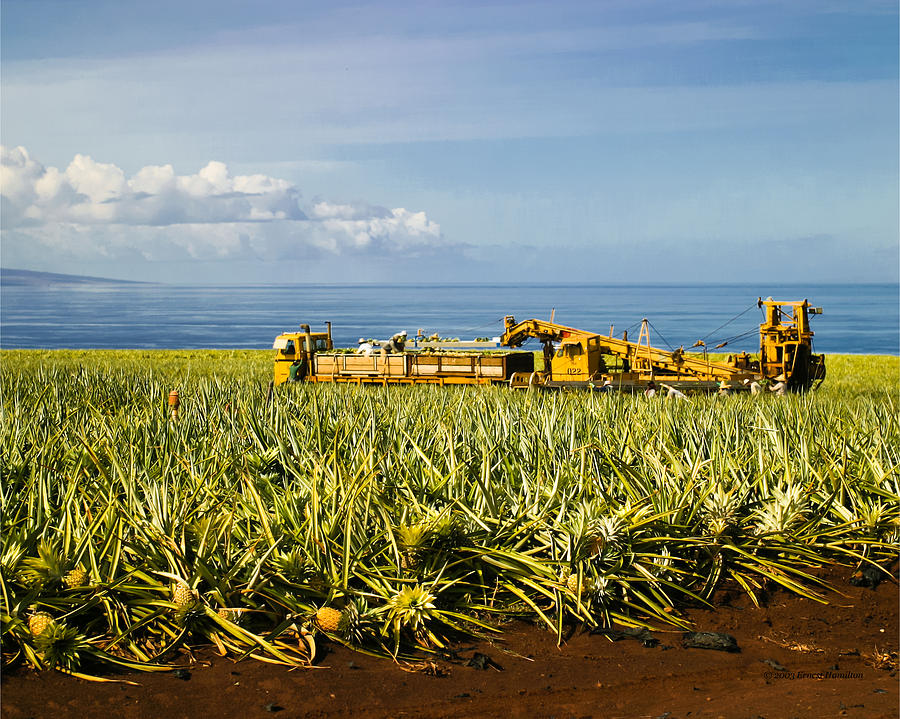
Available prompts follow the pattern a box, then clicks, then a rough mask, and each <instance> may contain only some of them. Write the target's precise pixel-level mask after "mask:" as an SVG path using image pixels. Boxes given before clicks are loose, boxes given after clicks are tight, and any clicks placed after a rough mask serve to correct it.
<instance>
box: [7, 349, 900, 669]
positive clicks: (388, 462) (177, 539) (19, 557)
mask: <svg viewBox="0 0 900 719" xmlns="http://www.w3.org/2000/svg"><path fill="white" fill-rule="evenodd" d="M0 359H2V372H0V375H2V376H0V389H2V411H3V421H2V428H0V473H2V474H0V480H2V483H0V520H2V526H3V532H2V547H0V561H2V575H0V582H2V600H3V606H2V616H3V621H2V640H3V652H4V662H5V663H6V662H10V661H16V660H17V659H23V658H24V659H25V660H26V661H28V662H30V663H32V664H34V665H35V666H39V667H46V666H57V667H60V668H62V669H65V670H67V671H74V670H76V669H77V668H78V667H80V666H84V665H86V664H90V663H97V662H101V663H106V664H116V665H122V666H127V667H130V668H141V669H153V668H165V667H166V664H165V662H166V660H167V658H168V657H170V656H171V652H172V651H173V650H175V649H176V648H178V647H179V646H181V645H183V644H185V643H188V644H192V643H197V642H214V643H216V644H217V645H218V646H219V647H220V648H221V649H222V650H223V651H226V652H228V653H231V654H232V655H234V656H244V655H246V654H251V655H253V656H257V657H259V658H264V659H266V660H268V661H276V662H282V663H288V664H293V663H304V662H306V661H309V659H310V650H309V648H308V644H307V642H305V641H298V640H299V633H300V632H301V631H302V630H304V631H305V630H310V631H312V630H313V625H312V624H311V622H310V618H311V617H312V616H313V615H314V614H315V611H316V608H317V607H321V606H326V605H327V606H335V607H338V608H343V610H342V611H343V615H342V616H343V619H342V626H341V629H340V632H339V636H340V637H342V638H343V640H345V641H347V642H348V644H350V645H352V646H359V647H361V648H364V649H365V650H367V651H380V652H385V653H388V652H389V653H392V654H396V653H397V652H400V651H404V652H410V651H430V650H434V649H436V648H438V647H440V646H441V645H442V644H443V643H444V642H445V641H446V637H447V636H448V635H449V634H450V633H452V632H454V631H459V630H461V631H469V632H486V631H491V630H492V628H493V627H495V626H498V625H499V623H500V622H501V621H502V620H503V618H504V617H506V616H510V615H515V616H527V617H531V618H533V619H535V620H537V621H541V622H545V623H546V624H547V625H549V626H550V627H552V628H553V629H554V630H555V631H557V632H558V633H559V635H560V636H561V635H562V632H563V625H564V624H565V623H567V622H573V621H574V622H583V623H585V624H587V625H588V626H594V625H598V624H607V623H609V622H611V621H618V622H624V623H627V624H632V625H640V624H644V623H647V622H667V623H675V624H679V623H680V622H681V620H680V619H679V615H678V611H677V607H678V604H679V602H680V601H682V600H684V599H692V600H696V599H697V598H701V599H702V598H708V597H710V596H711V595H712V592H713V591H714V590H715V589H716V587H718V586H720V585H721V584H722V583H723V582H734V583H736V584H737V585H739V586H741V587H743V588H744V589H745V590H746V591H747V592H748V593H750V595H751V596H755V595H757V594H758V593H759V591H760V590H762V589H764V588H766V587H767V586H770V585H772V584H777V585H781V586H783V587H786V588H789V589H791V590H794V591H797V592H801V593H804V594H806V595H808V596H813V597H819V596H820V590H821V587H819V586H818V585H817V583H816V582H815V580H814V579H813V578H812V576H811V573H810V571H809V570H810V569H811V568H813V567H815V566H817V565H820V564H822V563H826V562H845V563H846V562H852V563H858V562H870V561H871V562H877V561H880V560H881V559H884V558H886V557H890V556H894V555H896V553H897V551H898V548H900V547H898V539H900V524H898V521H900V510H898V497H900V470H898V467H900V428H898V413H897V389H896V388H897V386H898V382H897V379H898V370H900V360H898V358H895V357H887V358H882V357H844V356H838V357H831V356H830V357H829V358H828V367H829V376H828V379H827V380H826V381H825V383H824V384H823V385H822V386H821V388H820V389H819V390H818V391H816V392H814V393H810V394H807V395H796V396H786V397H775V396H769V395H764V396H759V397H751V396H749V395H733V396H729V397H716V396H695V397H692V398H691V400H690V401H688V402H683V401H679V402H667V401H666V400H665V399H663V398H654V399H653V400H647V399H645V398H644V397H642V396H635V397H632V396H621V395H599V394H591V393H581V392H571V393H561V392H560V393H550V392H513V391H510V390H508V389H505V388H476V387H460V388H435V387H416V386H412V387H394V388H376V387H351V386H338V385H306V384H294V385H287V386H282V387H279V388H277V389H276V391H275V392H274V394H273V396H272V399H271V401H267V390H268V381H269V378H270V375H271V353H270V352H254V351H238V352H214V351H197V352H186V351H180V352H143V351H128V352H121V351H115V352H112V351H110V352H105V351H96V352H75V351H59V352H37V351H35V352H26V351H7V352H3V353H2V354H0ZM172 389H177V390H178V391H179V394H180V398H181V410H180V415H179V417H178V419H177V420H173V419H172V418H171V415H170V412H169V408H168V406H167V396H168V393H169V391H170V390H172ZM73 572H74V574H73ZM76 575H77V577H76ZM67 578H68V579H67ZM76 578H77V581H76ZM177 586H184V591H187V592H190V593H191V597H192V598H191V601H190V602H189V606H188V605H187V604H184V605H179V604H177V603H176V602H175V601H174V596H173V587H177ZM182 593H184V592H182ZM673 609H674V610H673ZM37 612H48V613H49V614H50V615H52V616H53V617H56V618H58V620H59V621H58V623H57V624H56V625H54V630H53V633H52V634H50V635H48V636H47V637H43V638H35V637H33V636H32V635H31V633H30V632H29V631H28V629H27V625H26V623H27V620H28V617H29V616H32V615H33V614H35V613H37ZM42 636H43V635H42Z"/></svg>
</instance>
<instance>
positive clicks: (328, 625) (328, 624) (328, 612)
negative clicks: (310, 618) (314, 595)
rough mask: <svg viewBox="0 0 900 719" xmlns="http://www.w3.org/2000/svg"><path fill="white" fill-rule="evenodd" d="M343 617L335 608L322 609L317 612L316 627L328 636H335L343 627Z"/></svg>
mask: <svg viewBox="0 0 900 719" xmlns="http://www.w3.org/2000/svg"><path fill="white" fill-rule="evenodd" d="M341 616H342V614H341V612H339V611H338V610H337V609H334V608H333V607H322V608H321V609H319V610H318V611H317V612H316V625H317V626H318V627H319V629H321V630H322V631H323V632H325V633H326V634H334V633H335V632H337V630H338V627H340V625H341Z"/></svg>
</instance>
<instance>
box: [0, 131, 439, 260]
mask: <svg viewBox="0 0 900 719" xmlns="http://www.w3.org/2000/svg"><path fill="white" fill-rule="evenodd" d="M0 159H2V164H0V195H2V224H3V231H4V243H3V244H4V264H6V265H8V266H12V265H15V264H20V263H21V262H25V263H26V264H27V263H28V258H29V257H33V256H35V255H36V254H38V253H40V252H42V251H51V252H53V253H54V255H55V256H56V257H58V258H60V259H64V258H67V257H68V258H72V259H75V260H80V261H90V260H91V259H96V260H98V261H103V260H117V261H130V262H139V261H141V260H143V261H160V262H168V261H181V260H262V261H279V260H311V259H317V258H326V257H331V258H335V257H344V256H346V257H354V258H363V259H364V258H366V257H371V258H379V259H382V258H390V257H392V256H402V257H410V256H417V255H418V256H429V255H434V254H435V253H439V252H441V251H446V250H450V249H452V247H451V246H450V245H448V243H446V242H445V241H444V238H443V236H442V234H441V228H440V226H439V225H438V224H437V223H435V222H433V221H432V220H429V219H428V217H427V216H426V215H425V213H424V212H412V211H409V210H406V209H404V208H396V209H387V208H384V207H377V206H372V205H368V204H365V203H354V204H340V203H333V202H328V201H326V200H321V199H317V200H314V201H312V202H310V203H308V204H307V205H305V206H304V204H303V202H302V195H301V192H300V190H299V189H298V188H297V187H295V186H294V185H292V184H291V183H290V182H287V181H286V180H281V179H277V178H273V177H268V176H266V175H231V174H230V173H229V171H228V168H227V166H226V165H225V164H223V163H221V162H215V161H213V162H209V163H208V164H207V165H206V166H205V167H203V168H202V169H201V170H200V171H199V172H197V173H196V174H193V175H177V174H176V173H175V170H174V169H173V167H172V166H171V165H150V166H147V167H143V168H142V169H140V170H139V171H138V172H136V173H135V174H134V175H133V176H131V177H127V176H126V174H125V172H124V171H123V170H122V169H120V168H119V167H117V166H116V165H114V164H109V163H101V162H97V161H95V160H94V159H92V158H91V157H89V156H87V155H76V156H75V158H74V159H73V160H72V162H71V163H70V164H69V166H68V167H67V168H66V169H65V170H59V169H58V168H56V167H44V166H43V165H42V164H40V163H39V162H37V161H36V160H34V159H33V158H32V157H31V156H30V155H29V153H28V151H27V150H26V149H25V148H24V147H16V148H7V147H2V146H0Z"/></svg>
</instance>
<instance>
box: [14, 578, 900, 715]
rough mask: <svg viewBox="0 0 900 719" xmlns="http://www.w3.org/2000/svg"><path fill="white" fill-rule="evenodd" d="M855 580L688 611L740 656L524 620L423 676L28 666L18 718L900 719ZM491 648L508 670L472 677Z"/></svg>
mask: <svg viewBox="0 0 900 719" xmlns="http://www.w3.org/2000/svg"><path fill="white" fill-rule="evenodd" d="M848 574H849V572H847V571H840V572H838V571H836V570H829V571H828V572H827V575H823V576H827V579H828V580H829V581H830V582H831V583H832V584H833V586H835V587H837V588H838V589H839V590H840V592H841V594H830V595H829V602H830V603H829V604H828V605H821V604H818V603H816V602H812V601H809V600H805V599H802V598H800V597H798V596H795V595H792V594H788V593H787V592H784V591H775V592H773V593H771V594H770V595H769V596H768V597H767V598H766V601H765V602H764V604H763V606H762V607H759V608H757V607H755V606H754V605H753V604H752V603H751V602H750V601H749V599H748V598H747V597H746V596H745V595H740V594H737V593H736V592H735V593H731V594H729V593H727V592H723V593H722V594H721V595H720V596H719V597H718V599H719V603H718V606H717V608H716V609H714V610H712V609H689V610H686V611H685V615H686V616H687V617H688V618H689V619H690V620H691V621H692V622H693V623H694V625H695V629H696V630H697V631H708V632H727V633H728V634H731V635H732V636H733V637H735V639H737V642H738V645H739V646H740V649H741V651H740V652H739V653H727V652H722V651H712V650H708V649H687V648H684V647H682V644H681V633H680V632H672V631H654V632H653V636H654V637H656V638H657V639H659V640H660V641H659V644H658V645H657V646H654V647H645V646H643V644H642V643H641V642H640V641H638V640H636V639H633V638H626V639H622V640H620V641H615V642H613V641H610V639H609V638H607V637H605V636H602V635H599V634H589V633H587V632H579V631H576V632H575V633H574V634H573V636H571V637H570V638H569V639H568V641H567V642H566V643H565V644H563V646H562V647H557V646H556V637H555V635H554V634H552V633H550V632H547V631H544V630H543V629H541V628H539V627H535V626H531V625H528V624H511V625H509V626H507V627H505V631H504V633H503V635H502V636H501V637H500V638H499V639H498V640H496V641H495V642H493V643H487V642H473V643H470V644H461V645H459V646H457V647H456V651H457V652H458V656H459V659H458V660H455V661H436V662H434V664H432V665H431V666H430V667H429V666H424V665H423V666H420V667H419V668H418V670H416V669H415V668H414V667H412V666H409V665H407V666H406V667H405V669H404V668H401V666H403V665H400V666H398V665H397V664H395V663H393V662H391V661H390V660H385V659H377V658H373V657H369V656H366V655H362V654H358V653H354V652H351V651H349V650H347V649H345V648H344V647H341V646H339V645H335V644H330V645H328V649H329V651H328V653H327V655H326V656H325V657H324V658H323V659H322V660H321V661H320V662H319V666H318V667H315V668H312V669H294V670H289V669H287V668H284V667H279V666H273V665H270V664H265V663H262V662H258V661H254V660H247V661H243V662H240V663H233V662H231V661H230V660H228V659H223V658H221V657H218V656H215V655H213V654H212V653H211V652H207V653H200V654H198V655H197V657H198V659H199V661H198V662H197V663H195V664H193V665H191V666H190V668H189V673H188V674H187V675H186V676H185V675H184V674H182V678H181V679H179V678H177V677H176V676H174V675H173V674H170V673H161V674H138V675H129V676H128V677H127V678H128V679H130V680H133V681H136V682H138V683H139V684H140V686H129V685H125V684H97V683H91V682H85V681H81V680H78V679H74V678H71V677H67V676H64V675H62V674H59V673H46V674H35V673H31V672H23V671H20V672H15V673H12V674H7V675H4V677H3V682H2V717H3V719H27V718H29V717H32V718H33V719H41V718H42V717H53V719H66V718H67V717H87V716H94V717H98V718H99V717H123V718H126V719H156V718H157V717H165V718H166V719H181V718H182V717H184V718H185V719H196V718H197V717H240V719H264V718H267V717H277V719H292V718H295V717H309V718H313V717H315V718H316V719H319V718H322V719H326V718H332V717H362V718H364V719H381V718H387V717H433V718H435V719H437V718H441V719H443V718H447V719H450V718H451V717H528V718H529V719H532V718H534V719H540V718H545V719H549V717H556V718H557V719H569V718H570V717H574V718H576V719H582V718H585V717H594V718H597V719H599V718H600V717H603V718H605V719H608V718H613V717H660V718H662V717H665V718H666V719H687V718H690V719H694V717H726V718H728V719H731V718H732V717H734V718H737V719H758V718H759V717H763V718H765V719H789V718H791V717H804V718H805V717H841V716H846V717H859V718H861V719H862V718H865V719H870V718H872V717H897V716H900V711H898V701H900V698H898V681H897V676H896V674H897V664H896V660H897V655H896V653H894V654H893V656H892V658H889V660H888V661H887V664H888V667H889V668H886V669H885V668H877V667H876V666H873V664H877V663H878V662H877V661H873V655H875V654H879V653H885V654H887V655H890V653H891V652H897V650H898V633H900V627H898V589H897V583H896V581H891V580H888V581H885V582H883V583H881V584H880V585H879V586H878V587H877V588H876V589H869V588H863V587H855V586H851V585H850V584H848V583H847V577H848ZM801 645H802V646H801ZM476 652H480V653H482V654H485V655H487V656H489V657H490V659H491V660H492V661H493V662H496V664H497V665H499V666H500V667H502V671H501V670H500V669H497V668H494V667H490V666H489V667H488V668H486V669H477V668H474V667H472V666H468V665H467V664H466V662H467V660H469V659H471V658H472V657H473V656H474V655H475V653H476ZM429 670H430V671H429ZM435 670H436V671H435ZM435 674H437V675H435Z"/></svg>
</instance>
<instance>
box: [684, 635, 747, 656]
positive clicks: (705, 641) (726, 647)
mask: <svg viewBox="0 0 900 719" xmlns="http://www.w3.org/2000/svg"><path fill="white" fill-rule="evenodd" d="M681 646H683V647H685V648H686V649H717V650H718V651H720V652H739V651H741V648H740V647H739V646H738V643H737V639H735V638H734V637H733V636H731V635H730V634H725V633H724V632H685V633H684V634H682V635H681Z"/></svg>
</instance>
